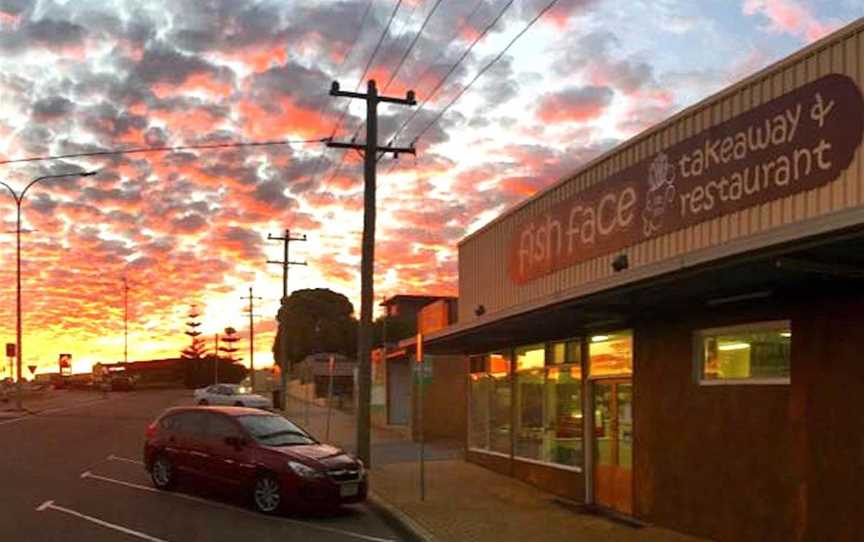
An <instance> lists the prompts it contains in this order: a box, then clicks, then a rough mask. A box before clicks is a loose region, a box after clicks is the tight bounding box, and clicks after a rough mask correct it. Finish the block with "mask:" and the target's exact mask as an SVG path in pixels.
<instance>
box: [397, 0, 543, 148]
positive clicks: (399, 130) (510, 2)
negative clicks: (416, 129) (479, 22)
mask: <svg viewBox="0 0 864 542" xmlns="http://www.w3.org/2000/svg"><path fill="white" fill-rule="evenodd" d="M514 1H515V0H508V2H507V4H505V5H504V7H503V8H502V9H501V11H499V12H498V15H496V16H495V18H494V19H492V21H491V22H490V23H489V24H488V25H486V27H485V28H484V29H483V31H482V32H481V33H480V34H478V35H477V37H475V38H474V41H472V42H471V45H469V46H468V48H467V49H465V51H463V52H462V56H460V57H459V60H457V61H456V63H454V64H453V65H452V66H451V67H450V69H449V70H448V71H447V73H446V74H445V75H444V77H442V78H441V80H440V81H438V84H437V85H435V88H433V89H432V91H431V92H430V93H429V95H428V96H426V98H425V99H424V100H423V103H421V104H420V107H418V108H417V109H415V110H414V111H412V112H411V115H410V116H409V117H408V118H407V119H406V120H405V122H403V123H402V125H401V126H399V128H397V129H396V131H395V132H393V136H391V138H390V141H391V143H392V142H393V141H395V140H396V138H397V137H399V135H400V134H401V133H402V130H404V129H405V127H406V126H408V124H409V123H410V122H411V121H412V120H414V119H415V118H416V117H417V115H419V114H420V112H421V111H423V108H424V107H426V104H427V103H429V101H430V100H431V99H432V98H433V97H434V96H435V94H437V92H438V91H439V90H440V89H441V87H443V86H444V83H445V82H446V81H447V79H448V78H449V77H450V76H451V75H452V74H453V72H454V71H456V68H458V67H459V65H460V64H462V62H463V61H464V60H465V58H467V56H468V55H469V54H470V53H471V51H472V50H473V49H474V46H476V45H477V43H479V42H480V40H482V39H483V37H485V36H486V34H488V33H489V31H490V30H492V28H493V27H494V26H495V25H496V24H497V23H498V21H499V20H501V17H503V16H504V14H505V13H506V12H507V10H508V9H510V6H512V5H513V2H514ZM556 1H557V0H556ZM415 139H416V138H415Z"/></svg>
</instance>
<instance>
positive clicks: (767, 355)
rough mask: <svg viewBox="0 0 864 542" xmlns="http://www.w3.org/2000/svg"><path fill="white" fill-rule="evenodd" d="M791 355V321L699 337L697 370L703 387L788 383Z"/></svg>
mask: <svg viewBox="0 0 864 542" xmlns="http://www.w3.org/2000/svg"><path fill="white" fill-rule="evenodd" d="M791 351H792V333H791V331H790V324H789V321H788V320H782V321H775V322H760V323H754V324H747V325H742V326H734V327H727V328H716V329H706V330H702V331H699V332H697V334H696V355H697V359H696V364H697V365H696V366H697V368H698V374H699V380H700V382H702V383H715V382H716V383H736V382H737V383H781V384H782V383H788V382H789V374H790V366H791V363H790V362H791Z"/></svg>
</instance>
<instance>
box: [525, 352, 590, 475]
mask: <svg viewBox="0 0 864 542" xmlns="http://www.w3.org/2000/svg"><path fill="white" fill-rule="evenodd" d="M579 352H580V342H579V341H578V340H573V341H561V342H556V343H549V344H547V345H539V344H538V345H533V346H529V347H523V348H517V349H516V367H517V371H516V430H515V433H514V439H515V442H514V453H515V456H516V457H518V458H521V459H531V460H534V461H541V462H543V463H554V464H559V465H566V466H569V467H579V466H581V464H582V383H581V367H580V365H579V360H580V357H581V356H580V354H579ZM541 354H542V355H541Z"/></svg>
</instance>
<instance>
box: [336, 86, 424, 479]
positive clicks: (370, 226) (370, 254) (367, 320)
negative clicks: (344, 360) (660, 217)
mask: <svg viewBox="0 0 864 542" xmlns="http://www.w3.org/2000/svg"><path fill="white" fill-rule="evenodd" d="M330 95H331V96H338V97H345V98H356V99H360V100H365V101H366V143H365V144H362V143H354V142H351V143H344V142H337V141H328V142H327V146H328V147H334V148H337V149H354V150H356V151H358V152H363V251H362V257H361V261H360V329H359V333H358V337H357V356H358V358H359V359H358V362H359V365H358V371H357V381H358V382H357V387H358V388H359V389H358V401H357V455H358V456H359V457H360V459H361V460H362V461H363V462H364V463H365V464H366V466H367V467H369V466H371V459H372V458H371V455H372V454H371V452H370V444H371V443H370V425H371V419H370V408H369V403H370V402H371V399H372V305H373V303H374V286H373V279H374V277H373V273H374V269H375V188H376V179H375V176H376V165H377V164H378V153H382V154H387V153H392V154H393V156H394V157H398V156H399V154H401V153H408V154H414V147H391V146H389V145H387V146H384V147H380V146H379V145H378V104H379V103H380V102H385V103H395V104H400V105H417V100H416V99H415V98H414V91H413V90H409V91H408V92H407V93H406V94H405V98H394V97H389V96H379V95H378V87H377V86H376V85H375V80H374V79H370V80H369V83H368V85H367V89H366V94H363V93H359V92H346V91H342V90H339V83H338V82H337V81H334V82H333V84H332V85H331V87H330Z"/></svg>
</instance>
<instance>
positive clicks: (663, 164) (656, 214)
mask: <svg viewBox="0 0 864 542" xmlns="http://www.w3.org/2000/svg"><path fill="white" fill-rule="evenodd" d="M674 201H675V166H674V165H673V164H672V162H670V161H669V157H668V156H667V155H666V153H664V152H661V153H660V154H658V155H657V156H656V157H655V158H654V161H653V162H651V165H650V166H649V168H648V192H647V193H646V194H645V210H644V211H642V232H643V233H644V234H645V237H651V236H652V235H654V234H655V233H657V232H658V231H660V229H661V228H663V217H664V216H665V215H666V211H667V209H669V207H670V206H671V205H672V203H673V202H674Z"/></svg>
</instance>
